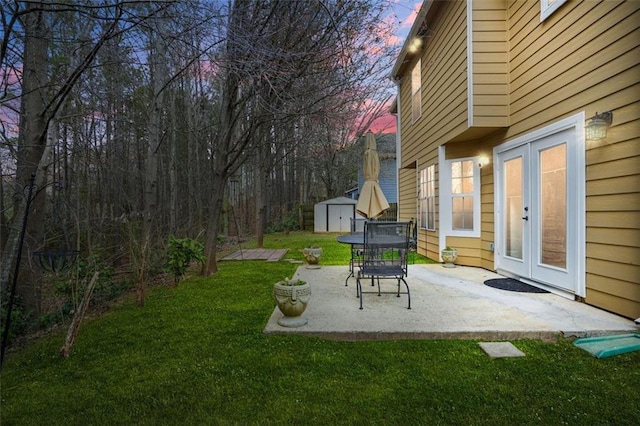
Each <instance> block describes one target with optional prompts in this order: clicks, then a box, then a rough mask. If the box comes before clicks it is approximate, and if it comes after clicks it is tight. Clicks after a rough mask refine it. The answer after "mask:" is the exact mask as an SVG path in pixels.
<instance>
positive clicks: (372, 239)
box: [356, 221, 411, 309]
mask: <svg viewBox="0 0 640 426" xmlns="http://www.w3.org/2000/svg"><path fill="white" fill-rule="evenodd" d="M410 237H411V222H377V221H375V222H366V223H365V227H364V252H363V258H362V262H361V265H360V269H359V270H358V275H357V277H356V286H357V289H356V295H357V296H358V297H359V298H360V309H362V295H363V294H368V293H375V294H377V295H378V296H381V295H382V294H383V293H390V294H395V295H396V296H397V297H400V295H401V294H406V295H407V300H408V306H407V309H411V294H410V291H409V284H407V281H406V280H405V277H406V276H407V269H408V268H407V259H408V255H409V240H410ZM367 279H371V284H372V286H375V282H376V281H377V284H378V286H377V287H378V289H377V291H363V290H362V281H363V280H367ZM385 279H394V280H396V281H397V288H396V290H395V291H393V292H391V291H382V289H381V286H380V280H385ZM400 282H402V283H403V284H404V286H405V289H406V291H401V287H400Z"/></svg>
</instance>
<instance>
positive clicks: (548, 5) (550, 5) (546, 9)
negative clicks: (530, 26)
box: [540, 0, 567, 22]
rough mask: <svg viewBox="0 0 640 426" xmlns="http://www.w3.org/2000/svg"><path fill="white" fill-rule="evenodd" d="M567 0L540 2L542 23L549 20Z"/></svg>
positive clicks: (543, 0) (544, 0)
mask: <svg viewBox="0 0 640 426" xmlns="http://www.w3.org/2000/svg"><path fill="white" fill-rule="evenodd" d="M566 1H567V0H540V22H542V21H544V20H545V19H547V18H548V17H549V16H551V15H552V14H553V12H555V11H556V10H558V8H560V6H562V5H563V4H564V3H565V2H566Z"/></svg>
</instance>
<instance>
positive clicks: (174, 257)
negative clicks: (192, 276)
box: [167, 237, 204, 285]
mask: <svg viewBox="0 0 640 426" xmlns="http://www.w3.org/2000/svg"><path fill="white" fill-rule="evenodd" d="M194 261H195V262H199V263H202V262H204V246H203V245H202V243H200V242H198V241H196V240H193V239H191V238H176V237H169V248H168V253H167V269H168V270H169V272H171V273H172V274H173V280H174V285H178V283H179V282H180V279H181V278H182V276H183V275H184V273H185V272H186V271H187V269H188V268H189V265H190V264H191V262H194Z"/></svg>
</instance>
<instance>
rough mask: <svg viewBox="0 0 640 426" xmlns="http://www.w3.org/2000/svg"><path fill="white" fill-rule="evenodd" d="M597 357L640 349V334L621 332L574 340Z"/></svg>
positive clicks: (577, 344)
mask: <svg viewBox="0 0 640 426" xmlns="http://www.w3.org/2000/svg"><path fill="white" fill-rule="evenodd" d="M573 344H574V346H577V347H579V348H581V349H584V350H585V351H587V352H589V353H590V354H591V355H593V356H595V357H596V358H608V357H610V356H614V355H620V354H625V353H628V352H634V351H640V334H619V335H615V336H601V337H587V338H584V339H577V340H576V341H574V342H573Z"/></svg>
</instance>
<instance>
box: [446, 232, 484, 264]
mask: <svg viewBox="0 0 640 426" xmlns="http://www.w3.org/2000/svg"><path fill="white" fill-rule="evenodd" d="M447 246H449V247H452V248H455V249H456V251H457V252H458V260H456V263H459V264H461V265H467V266H482V262H481V259H480V256H479V255H480V239H479V238H465V237H447Z"/></svg>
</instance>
